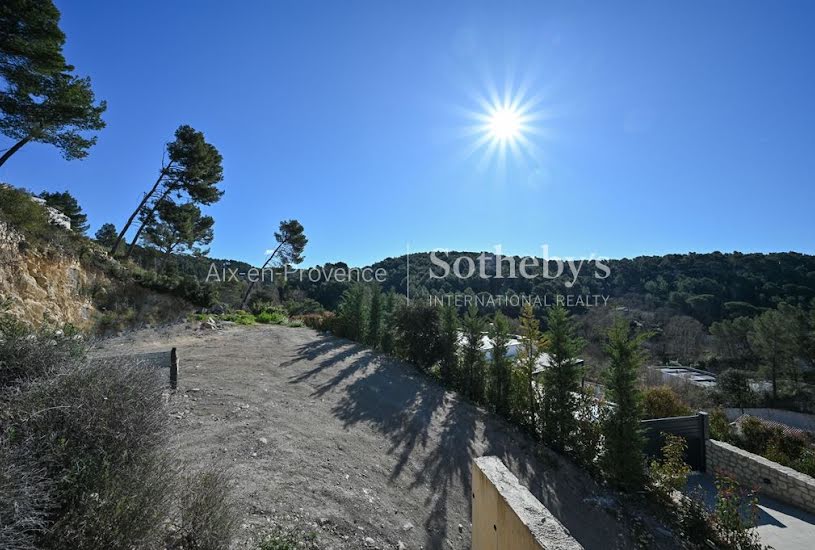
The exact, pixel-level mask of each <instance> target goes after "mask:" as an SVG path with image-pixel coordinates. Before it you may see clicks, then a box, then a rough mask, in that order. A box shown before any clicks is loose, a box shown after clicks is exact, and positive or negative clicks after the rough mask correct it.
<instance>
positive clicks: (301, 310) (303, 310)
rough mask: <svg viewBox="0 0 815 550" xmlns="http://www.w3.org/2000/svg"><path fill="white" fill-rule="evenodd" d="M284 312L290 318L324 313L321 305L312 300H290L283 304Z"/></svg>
mask: <svg viewBox="0 0 815 550" xmlns="http://www.w3.org/2000/svg"><path fill="white" fill-rule="evenodd" d="M285 307H286V311H287V312H288V314H289V315H290V316H292V317H293V316H295V315H311V314H320V313H323V312H324V311H325V309H324V308H323V305H322V304H321V303H320V302H318V301H317V300H314V299H312V298H304V299H302V300H290V301H287V302H286V303H285Z"/></svg>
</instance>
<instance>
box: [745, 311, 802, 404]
mask: <svg viewBox="0 0 815 550" xmlns="http://www.w3.org/2000/svg"><path fill="white" fill-rule="evenodd" d="M796 333H797V327H795V325H794V324H793V321H792V319H790V317H789V316H787V315H785V314H784V313H783V312H781V311H779V310H769V311H765V312H764V313H762V314H761V315H760V316H759V317H757V318H756V319H755V320H754V321H753V329H752V330H751V331H750V333H749V334H748V339H749V342H750V347H751V349H752V350H753V351H754V352H755V354H756V355H757V356H758V358H759V359H760V360H761V362H762V364H763V365H764V366H766V367H767V368H768V369H769V371H770V379H771V381H772V385H773V386H772V387H773V399H774V400H775V399H777V398H778V378H779V376H780V375H781V373H782V370H783V369H785V368H787V367H789V365H790V364H791V362H792V361H793V358H794V355H795V351H796V349H797V346H798V341H797V340H796Z"/></svg>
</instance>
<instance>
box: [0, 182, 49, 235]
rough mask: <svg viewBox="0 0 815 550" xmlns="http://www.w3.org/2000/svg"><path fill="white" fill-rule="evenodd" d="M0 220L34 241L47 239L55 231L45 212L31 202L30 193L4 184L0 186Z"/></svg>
mask: <svg viewBox="0 0 815 550" xmlns="http://www.w3.org/2000/svg"><path fill="white" fill-rule="evenodd" d="M0 220H2V221H4V222H6V223H8V224H9V225H11V226H12V227H13V228H14V229H16V230H17V231H19V232H20V233H22V234H23V235H24V236H25V237H28V238H31V239H34V240H39V239H44V238H47V237H48V236H49V235H50V234H51V233H52V232H54V231H55V228H54V227H53V226H52V225H51V224H50V223H49V222H48V213H47V211H46V210H45V208H44V207H43V206H42V205H40V204H37V203H36V202H34V201H33V200H31V194H30V193H27V192H26V191H23V190H21V189H15V188H13V187H10V186H8V185H6V184H0Z"/></svg>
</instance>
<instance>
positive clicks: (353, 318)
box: [336, 284, 370, 342]
mask: <svg viewBox="0 0 815 550" xmlns="http://www.w3.org/2000/svg"><path fill="white" fill-rule="evenodd" d="M369 307H370V297H369V295H368V293H367V292H366V289H365V287H364V286H363V285H361V284H356V285H353V286H352V287H350V288H349V289H348V290H346V291H345V293H344V294H343V296H342V301H341V302H340V306H339V308H338V311H337V323H336V334H337V336H342V337H344V338H348V339H349V340H354V341H356V342H362V341H363V340H364V338H365V330H366V328H367V325H368V322H367V321H368V311H369Z"/></svg>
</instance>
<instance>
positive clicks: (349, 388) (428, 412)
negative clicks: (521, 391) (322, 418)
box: [292, 341, 632, 549]
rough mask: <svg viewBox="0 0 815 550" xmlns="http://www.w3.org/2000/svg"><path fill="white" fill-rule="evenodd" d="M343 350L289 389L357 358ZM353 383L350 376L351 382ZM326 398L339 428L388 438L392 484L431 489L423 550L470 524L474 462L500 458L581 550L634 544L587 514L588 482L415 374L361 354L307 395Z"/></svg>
mask: <svg viewBox="0 0 815 550" xmlns="http://www.w3.org/2000/svg"><path fill="white" fill-rule="evenodd" d="M341 342H342V341H341ZM347 345H349V348H347V349H344V350H343V351H342V352H340V353H338V354H336V355H333V356H331V357H329V358H327V359H325V360H324V361H323V362H321V363H320V364H319V365H318V366H317V367H316V368H314V369H312V370H310V371H308V372H307V373H304V374H301V375H299V376H297V377H295V378H293V379H292V383H296V382H302V381H304V380H306V379H308V378H310V377H312V376H314V375H315V374H317V373H320V372H322V371H324V370H325V369H326V368H328V367H330V366H332V365H333V366H337V363H338V362H339V361H340V360H342V359H348V358H349V357H351V356H353V355H356V354H357V353H361V352H362V351H363V348H361V347H360V346H358V345H350V344H347ZM354 374H356V375H357V376H356V377H355V378H353V379H351V377H352V375H354ZM346 381H348V383H347V384H345V385H344V386H343V385H342V384H343V382H346ZM332 388H337V389H340V390H342V391H343V395H342V397H341V398H340V400H339V402H338V403H337V404H336V405H335V406H334V408H333V409H332V412H333V413H334V414H335V415H336V417H337V418H338V419H340V420H341V421H342V422H343V424H344V427H345V428H349V427H352V426H354V425H357V424H366V425H368V426H371V427H373V428H374V429H376V430H377V431H379V432H380V433H382V434H383V435H384V436H385V437H387V438H388V440H389V442H390V448H389V449H388V454H389V455H394V456H396V463H395V465H394V466H393V469H392V471H391V473H390V481H391V483H393V482H396V481H397V480H399V479H400V478H403V477H404V476H408V475H409V472H410V471H412V472H414V473H413V474H412V478H411V479H409V481H408V487H409V488H410V489H411V490H413V489H421V488H422V487H426V488H428V489H429V493H428V495H427V497H426V499H425V502H424V504H425V506H426V509H427V511H426V512H425V517H426V520H425V522H424V527H425V532H426V535H425V536H426V543H425V546H426V547H427V548H442V547H445V544H446V543H445V540H446V539H448V538H452V537H454V536H456V535H457V533H455V532H452V533H451V527H450V525H449V524H450V523H451V522H453V520H454V518H456V516H455V515H454V514H455V513H456V512H457V513H458V517H459V518H460V517H461V515H462V514H461V512H462V508H464V507H466V511H465V513H466V517H470V516H471V506H472V500H471V473H470V468H471V464H472V460H473V458H474V457H477V456H485V455H494V456H498V457H499V458H501V460H503V461H504V463H505V464H506V465H507V467H508V468H510V470H511V471H512V472H513V473H515V474H516V475H517V476H518V477H519V478H520V480H521V482H522V483H523V484H524V485H526V486H527V487H529V489H530V491H531V492H532V494H534V495H535V496H536V497H537V498H538V499H539V500H541V502H543V503H544V505H545V506H546V507H547V508H548V509H549V510H550V511H551V512H552V513H553V514H554V515H555V517H557V518H558V519H559V520H560V521H561V523H563V524H564V525H565V526H566V528H567V529H569V530H570V532H571V533H572V535H573V536H574V537H575V538H576V539H577V540H578V541H579V542H581V544H583V545H584V546H585V547H586V548H603V549H606V548H627V547H630V546H631V542H632V541H630V540H629V539H628V537H627V536H621V535H620V533H621V531H622V530H623V529H622V528H621V526H619V525H618V524H617V521H618V519H617V518H616V517H615V516H614V515H612V514H610V513H608V512H607V511H606V510H605V509H602V508H601V507H597V506H593V505H592V504H591V503H590V500H591V499H589V500H588V501H587V497H596V496H597V492H598V488H597V486H596V485H595V484H594V482H593V481H592V480H591V479H590V478H589V476H588V474H586V473H585V472H583V471H581V470H579V469H578V468H576V467H575V466H574V465H572V464H571V463H569V462H568V461H566V460H564V459H562V458H560V457H558V456H557V455H555V454H554V453H552V452H551V451H547V450H543V451H541V452H540V453H538V452H536V450H535V444H534V442H532V441H531V440H529V438H528V437H527V436H525V435H524V434H523V433H521V432H520V431H519V430H518V429H517V428H515V427H514V426H512V425H511V424H509V423H508V422H506V421H505V420H503V419H502V418H500V417H498V416H496V415H494V414H491V413H489V412H486V411H485V410H483V409H481V408H479V407H476V406H475V405H473V404H471V403H469V402H467V401H466V400H465V399H464V398H462V397H460V396H459V395H458V394H456V393H453V392H446V391H445V390H444V389H443V388H442V387H441V386H440V385H439V384H438V383H437V382H436V381H435V380H432V379H431V378H429V377H427V376H426V375H424V374H422V373H420V372H419V371H417V370H416V369H415V368H414V367H412V366H410V365H407V364H405V363H403V362H401V361H399V360H396V359H393V358H389V357H386V356H383V355H379V354H375V353H373V352H367V353H365V354H364V355H362V356H361V357H360V358H357V359H356V360H354V361H352V362H350V364H348V365H346V366H344V367H342V368H341V369H340V370H339V371H338V372H337V373H335V374H334V376H332V377H331V378H330V379H329V380H328V381H327V382H324V383H323V384H321V385H320V386H318V388H317V389H316V390H315V392H314V394H312V395H315V396H322V395H324V394H325V393H326V392H327V391H329V390H330V389H332ZM417 448H418V449H417ZM417 450H420V451H421V452H417ZM540 457H543V459H542V460H541V458H540ZM409 465H410V466H411V468H408V466H409ZM596 500H597V499H596ZM456 523H457V522H456Z"/></svg>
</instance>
